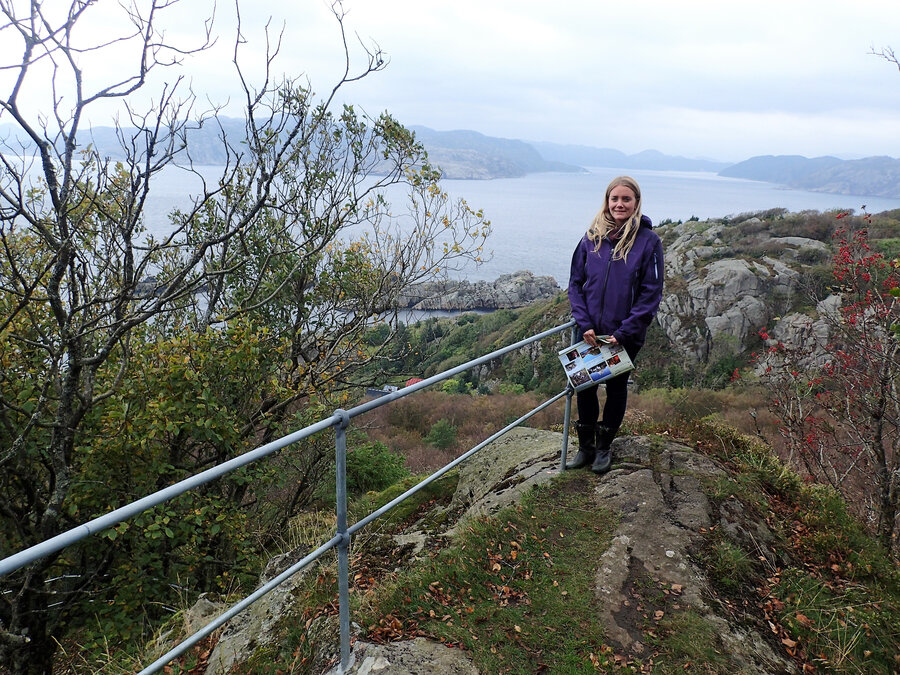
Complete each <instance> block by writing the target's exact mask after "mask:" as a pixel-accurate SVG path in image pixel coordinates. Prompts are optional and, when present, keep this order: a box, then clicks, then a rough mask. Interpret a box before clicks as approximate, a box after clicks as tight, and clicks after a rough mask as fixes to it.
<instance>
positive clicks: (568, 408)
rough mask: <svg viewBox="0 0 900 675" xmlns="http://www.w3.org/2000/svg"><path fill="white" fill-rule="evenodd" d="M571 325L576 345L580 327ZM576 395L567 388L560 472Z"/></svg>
mask: <svg viewBox="0 0 900 675" xmlns="http://www.w3.org/2000/svg"><path fill="white" fill-rule="evenodd" d="M570 325H571V326H572V334H571V336H570V337H569V340H570V342H571V343H572V344H573V345H574V344H575V343H576V342H577V341H578V325H577V324H576V323H575V321H571V322H570ZM574 393H575V390H574V389H573V388H572V385H571V384H570V385H569V386H567V387H566V412H565V415H564V416H563V437H562V451H561V452H560V453H559V470H560V471H565V470H566V461H567V458H568V453H569V426H570V425H571V423H572V395H573V394H574Z"/></svg>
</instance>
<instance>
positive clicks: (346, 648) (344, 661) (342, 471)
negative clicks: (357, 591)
mask: <svg viewBox="0 0 900 675" xmlns="http://www.w3.org/2000/svg"><path fill="white" fill-rule="evenodd" d="M334 414H335V415H337V416H339V417H340V418H341V421H340V424H338V425H337V428H336V429H335V430H334V432H335V433H334V457H335V481H336V484H337V489H336V491H335V494H336V496H337V506H336V508H337V535H338V537H340V539H341V542H340V543H339V544H338V598H339V600H338V617H339V623H340V628H341V668H340V671H341V672H342V673H343V672H346V670H347V668H348V667H349V665H350V535H349V534H347V427H349V426H350V415H348V414H347V413H346V411H344V410H341V409H338V410H335V411H334Z"/></svg>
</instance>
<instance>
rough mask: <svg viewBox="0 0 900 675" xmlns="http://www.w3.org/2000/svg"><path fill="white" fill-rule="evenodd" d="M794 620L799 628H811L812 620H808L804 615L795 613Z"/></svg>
mask: <svg viewBox="0 0 900 675" xmlns="http://www.w3.org/2000/svg"><path fill="white" fill-rule="evenodd" d="M796 619H797V623H799V624H800V625H801V626H806V627H809V626H812V624H813V620H812V619H810V618H809V617H808V616H806V615H805V614H800V612H797V615H796Z"/></svg>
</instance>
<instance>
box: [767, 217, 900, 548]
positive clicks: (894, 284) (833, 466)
mask: <svg viewBox="0 0 900 675" xmlns="http://www.w3.org/2000/svg"><path fill="white" fill-rule="evenodd" d="M845 216H846V214H839V215H838V216H837V217H838V219H844V218H845ZM847 220H848V221H849V220H851V219H847ZM869 220H870V219H869V216H868V215H864V216H863V218H862V219H861V221H860V222H858V226H856V227H854V226H853V225H852V224H851V225H849V226H844V227H841V228H839V229H837V230H836V232H835V243H836V251H837V252H836V254H835V256H834V259H833V267H832V273H833V276H834V283H835V287H834V291H835V292H836V293H838V294H839V296H840V302H839V303H836V304H835V305H833V306H832V307H834V309H832V310H827V311H823V312H820V319H819V321H820V322H821V324H820V328H824V329H825V330H818V331H816V330H810V331H808V334H807V335H806V336H805V339H802V340H794V341H792V343H791V344H785V343H784V342H780V341H777V340H774V339H773V338H772V337H771V336H770V335H769V334H768V332H767V331H766V330H765V329H763V330H762V331H761V332H760V335H761V337H762V338H763V339H764V340H765V341H766V343H767V352H766V353H765V354H763V355H762V357H761V363H762V364H763V365H764V372H765V375H764V377H765V380H766V382H767V384H768V385H769V387H770V391H771V399H770V409H771V410H772V412H773V413H774V414H775V415H776V416H777V417H778V418H779V420H780V422H781V425H780V428H781V433H782V435H783V436H784V437H785V439H786V441H787V444H788V447H789V451H790V455H791V459H795V460H799V461H800V462H802V464H803V466H805V468H806V469H807V471H808V472H809V475H810V476H811V477H812V478H814V479H816V480H819V481H823V482H826V483H829V484H830V485H832V486H834V487H835V488H837V489H838V490H840V491H841V492H842V493H843V494H844V496H845V497H846V498H847V499H848V501H850V502H851V503H853V504H854V505H855V506H857V507H858V508H859V509H860V511H861V512H862V514H863V515H864V516H865V517H866V519H867V520H868V522H869V524H870V525H871V526H872V527H873V529H874V530H875V533H876V534H877V536H878V538H879V539H880V540H881V542H882V543H883V544H884V545H885V546H886V547H887V548H888V549H889V550H893V549H894V548H895V546H894V543H895V541H894V540H895V538H896V529H897V515H898V507H900V503H898V502H900V399H898V390H897V387H898V376H900V341H898V323H900V269H898V267H900V261H897V260H894V261H888V260H885V259H884V257H883V256H882V255H881V254H880V253H877V252H873V251H872V249H871V248H870V246H869V243H868V235H867V230H866V226H867V225H868V223H869ZM842 225H843V223H842Z"/></svg>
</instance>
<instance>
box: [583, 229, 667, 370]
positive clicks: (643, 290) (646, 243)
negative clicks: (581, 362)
mask: <svg viewBox="0 0 900 675" xmlns="http://www.w3.org/2000/svg"><path fill="white" fill-rule="evenodd" d="M594 247H595V245H594V242H592V241H591V240H590V239H588V237H587V235H585V236H584V237H582V238H581V241H580V242H579V243H578V247H577V248H576V249H575V253H574V254H573V255H572V269H571V272H570V273H569V303H570V304H571V305H572V316H573V317H574V319H575V322H576V323H577V324H578V328H579V330H580V331H581V333H584V332H585V331H587V330H590V329H591V328H593V329H594V332H596V333H597V335H614V336H615V337H616V340H618V341H619V342H621V343H622V345H623V346H624V347H625V348H626V349H627V350H628V352H629V353H631V354H632V356H633V355H634V354H636V353H637V351H638V350H639V349H640V348H641V346H642V345H643V344H644V338H645V337H646V335H647V327H648V326H649V325H650V322H651V321H652V320H653V317H654V316H656V310H657V309H659V302H660V300H662V289H663V278H664V272H665V268H664V264H663V249H662V242H661V241H660V239H659V235H657V234H656V232H654V231H653V226H652V223H651V222H650V219H649V218H647V216H641V227H640V229H639V230H638V233H637V237H636V239H635V240H634V246H633V247H632V249H631V252H630V253H629V254H628V259H627V261H626V260H614V261H611V260H610V258H611V254H612V244H611V243H610V241H609V240H608V239H604V240H603V241H602V243H601V244H600V248H599V250H597V251H596V252H595V251H594Z"/></svg>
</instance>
